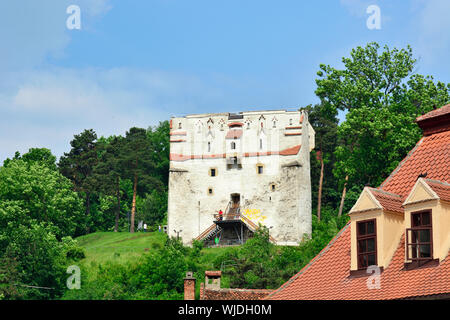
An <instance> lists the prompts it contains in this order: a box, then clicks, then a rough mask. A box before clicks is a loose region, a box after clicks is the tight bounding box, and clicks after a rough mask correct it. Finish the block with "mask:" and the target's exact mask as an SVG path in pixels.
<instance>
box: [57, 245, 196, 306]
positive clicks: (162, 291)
mask: <svg viewBox="0 0 450 320" xmlns="http://www.w3.org/2000/svg"><path fill="white" fill-rule="evenodd" d="M198 249H199V248H198V247H197V249H195V248H194V249H192V248H188V247H184V246H183V244H182V243H181V241H179V240H176V239H175V238H173V239H169V238H168V239H167V242H166V244H165V245H164V247H153V248H152V249H151V251H150V252H149V253H146V254H144V255H143V256H142V258H141V259H140V260H139V261H137V262H129V263H125V264H115V263H107V264H105V265H99V266H98V268H97V272H96V274H97V277H96V278H95V279H89V278H88V277H86V276H84V277H83V276H82V286H81V289H80V290H67V291H66V294H65V296H64V297H65V299H152V300H169V299H178V300H179V299H183V293H184V280H183V279H184V277H185V274H186V271H187V270H191V269H190V268H191V267H192V266H194V265H195V264H196V263H195V262H196V261H197V260H196V259H197V255H198V254H199V252H198ZM83 274H85V272H83V270H82V275H83Z"/></svg>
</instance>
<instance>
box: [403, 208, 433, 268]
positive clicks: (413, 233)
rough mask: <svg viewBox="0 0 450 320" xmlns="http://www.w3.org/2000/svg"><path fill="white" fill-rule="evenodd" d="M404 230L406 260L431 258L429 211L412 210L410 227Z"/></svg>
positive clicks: (431, 241)
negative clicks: (405, 232) (405, 234)
mask: <svg viewBox="0 0 450 320" xmlns="http://www.w3.org/2000/svg"><path fill="white" fill-rule="evenodd" d="M406 231H407V236H406V237H407V239H406V241H407V250H406V255H407V260H412V261H423V260H431V259H432V258H433V234H432V228H431V211H422V212H412V213H411V228H409V229H407V230H406Z"/></svg>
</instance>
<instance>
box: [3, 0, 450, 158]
mask: <svg viewBox="0 0 450 320" xmlns="http://www.w3.org/2000/svg"><path fill="white" fill-rule="evenodd" d="M71 4H76V5H78V6H79V7H80V10H81V30H69V29H67V27H66V20H67V18H68V17H69V15H68V14H67V13H66V8H67V7H68V6H69V5H71ZM372 4H375V5H378V6H379V7H380V10H381V30H369V29H368V28H367V26H366V20H367V18H368V17H369V14H367V13H366V9H367V7H368V6H369V5H372ZM449 15H450V1H448V0H428V1H426V0H411V1H407V0H398V1H391V0H385V1H381V0H380V1H376V0H371V1H366V0H340V1H339V0H323V1H312V0H311V1H299V0H280V1H274V0H272V1H269V0H240V1H235V0H227V1H225V0H222V1H219V0H189V1H186V0H130V1H123V0H122V1H120V0H53V1H52V0H40V1H35V0H17V1H2V2H1V3H0V39H1V41H2V42H1V50H0V73H1V75H2V76H1V77H0V161H2V160H3V159H5V158H6V157H11V156H12V155H13V154H14V152H15V151H16V150H18V151H20V152H21V153H24V152H26V151H27V150H28V149H29V148H30V147H46V148H50V149H51V150H52V152H53V153H54V154H56V155H57V156H60V155H61V154H62V153H63V152H65V151H68V150H69V141H70V140H71V139H72V138H73V135H74V134H76V133H79V132H81V131H82V130H83V129H89V128H93V129H95V130H96V132H97V133H98V135H111V134H124V133H125V131H126V130H127V129H129V128H130V127H132V126H139V127H148V126H149V125H155V124H157V123H158V122H159V121H161V120H165V119H168V118H169V117H170V116H171V115H183V114H188V113H200V112H228V111H229V112H236V111H243V110H261V109H294V108H298V107H301V106H305V105H308V104H311V103H316V102H317V101H318V100H317V98H316V97H315V95H314V90H315V87H316V86H315V79H316V72H317V70H318V66H319V64H320V63H325V64H330V65H333V66H336V67H340V66H341V58H342V57H343V56H348V54H349V52H350V50H351V49H352V48H354V47H356V46H358V45H365V44H366V43H368V42H370V41H377V42H379V43H380V44H381V45H384V44H387V45H389V46H390V47H394V46H396V47H405V46H406V45H407V44H410V45H411V46H412V47H413V50H414V55H415V56H416V57H417V58H418V59H419V63H418V65H417V70H416V71H417V72H418V73H421V74H426V75H428V74H429V75H433V76H434V77H435V79H436V80H440V81H443V82H446V83H448V82H450V64H449V63H448V54H449V52H450V32H448V31H449V30H450V19H448V16H449Z"/></svg>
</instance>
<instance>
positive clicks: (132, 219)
mask: <svg viewBox="0 0 450 320" xmlns="http://www.w3.org/2000/svg"><path fill="white" fill-rule="evenodd" d="M137 181H138V176H137V173H135V174H134V185H133V203H132V205H131V227H130V232H131V233H134V213H135V212H136V192H137Z"/></svg>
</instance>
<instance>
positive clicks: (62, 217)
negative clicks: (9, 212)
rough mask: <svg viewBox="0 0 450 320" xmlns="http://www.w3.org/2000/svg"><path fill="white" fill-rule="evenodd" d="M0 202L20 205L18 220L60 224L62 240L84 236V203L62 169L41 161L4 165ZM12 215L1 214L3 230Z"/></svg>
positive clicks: (14, 205)
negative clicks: (56, 169) (52, 168)
mask: <svg viewBox="0 0 450 320" xmlns="http://www.w3.org/2000/svg"><path fill="white" fill-rule="evenodd" d="M0 203H1V204H2V205H3V206H6V207H8V206H13V207H18V208H20V211H17V212H22V213H21V214H20V216H15V218H14V219H17V220H18V221H20V223H21V224H22V225H25V226H30V225H31V222H32V221H36V222H38V223H41V222H42V223H44V224H45V225H51V226H55V227H57V228H56V229H55V230H54V231H53V232H54V234H55V235H56V236H57V238H58V239H61V238H62V237H64V236H77V235H80V234H81V233H82V232H83V230H82V228H83V227H84V226H85V217H84V215H83V214H82V202H81V200H80V198H79V197H78V194H77V193H76V192H74V191H73V190H72V183H71V182H70V181H69V180H68V179H67V178H65V177H63V176H62V175H61V174H60V173H59V172H58V171H54V170H51V169H50V168H48V167H47V166H46V165H45V164H41V163H40V162H32V163H27V162H25V161H24V160H22V159H18V160H13V161H11V162H10V163H9V164H8V166H7V167H1V168H0ZM14 219H13V218H12V217H9V216H0V230H1V229H3V228H6V226H7V224H8V221H10V220H14Z"/></svg>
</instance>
